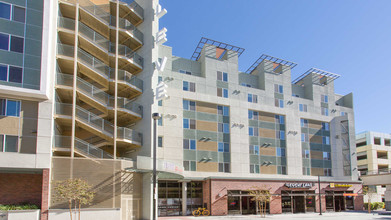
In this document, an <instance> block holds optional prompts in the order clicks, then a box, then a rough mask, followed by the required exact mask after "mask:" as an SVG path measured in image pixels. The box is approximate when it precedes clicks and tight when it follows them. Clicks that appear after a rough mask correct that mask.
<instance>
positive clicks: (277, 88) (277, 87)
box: [274, 84, 284, 94]
mask: <svg viewBox="0 0 391 220" xmlns="http://www.w3.org/2000/svg"><path fill="white" fill-rule="evenodd" d="M274 92H275V93H280V94H283V93H284V87H283V86H282V85H278V84H274Z"/></svg>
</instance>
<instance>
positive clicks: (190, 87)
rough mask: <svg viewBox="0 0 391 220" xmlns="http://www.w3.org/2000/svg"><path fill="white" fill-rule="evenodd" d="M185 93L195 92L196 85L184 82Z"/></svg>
mask: <svg viewBox="0 0 391 220" xmlns="http://www.w3.org/2000/svg"><path fill="white" fill-rule="evenodd" d="M183 91H189V92H195V91H196V89H195V83H193V82H187V81H183Z"/></svg>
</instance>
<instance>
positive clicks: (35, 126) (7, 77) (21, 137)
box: [0, 0, 53, 219]
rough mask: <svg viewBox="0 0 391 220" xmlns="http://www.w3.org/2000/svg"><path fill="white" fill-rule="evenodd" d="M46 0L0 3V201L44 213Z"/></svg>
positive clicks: (48, 104)
mask: <svg viewBox="0 0 391 220" xmlns="http://www.w3.org/2000/svg"><path fill="white" fill-rule="evenodd" d="M51 5H52V3H51V1H49V0H34V1H31V0H1V1H0V27H1V28H0V204H26V203H28V204H35V205H37V206H38V207H40V208H41V215H42V217H43V218H42V219H46V217H47V209H48V200H49V191H48V190H49V175H50V173H49V168H50V156H51V148H50V147H51V138H52V136H51V133H52V130H53V129H52V121H53V119H52V99H51V96H52V94H51V92H50V90H49V88H50V87H51V82H52V76H51V74H50V73H51V72H50V66H51V65H53V64H51V63H48V60H46V59H43V58H44V57H47V56H48V53H49V50H48V44H47V43H48V42H50V41H51V40H52V39H49V38H48V30H47V28H46V27H47V24H48V22H49V20H48V18H49V17H50V16H51V14H50V10H48V8H49V7H50V6H51Z"/></svg>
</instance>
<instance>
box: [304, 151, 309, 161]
mask: <svg viewBox="0 0 391 220" xmlns="http://www.w3.org/2000/svg"><path fill="white" fill-rule="evenodd" d="M303 157H304V158H307V159H308V158H310V150H304V151H303Z"/></svg>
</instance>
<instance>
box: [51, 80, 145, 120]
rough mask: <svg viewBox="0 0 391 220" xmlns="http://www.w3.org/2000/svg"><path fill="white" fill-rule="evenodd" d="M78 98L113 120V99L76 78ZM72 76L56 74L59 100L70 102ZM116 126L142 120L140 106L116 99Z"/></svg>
mask: <svg viewBox="0 0 391 220" xmlns="http://www.w3.org/2000/svg"><path fill="white" fill-rule="evenodd" d="M76 85H77V95H78V98H79V99H80V100H81V101H83V102H85V103H87V104H88V105H90V106H92V107H94V108H96V109H98V110H100V111H101V112H103V113H104V114H105V115H104V116H103V117H105V116H108V115H109V117H110V118H114V99H115V98H114V97H113V96H110V95H109V94H107V93H105V92H104V91H103V90H101V89H99V88H97V87H96V86H94V85H92V84H90V83H89V82H87V81H85V80H83V79H81V78H77V84H76ZM72 86H73V75H69V74H62V73H57V78H56V88H57V94H58V95H59V96H60V98H61V100H63V101H64V100H65V101H66V102H71V101H72ZM117 107H118V117H117V118H118V124H119V125H127V124H129V123H132V122H136V121H138V120H140V119H141V118H142V115H143V108H142V106H141V105H139V104H137V103H135V102H133V101H131V100H129V99H126V98H122V97H118V101H117Z"/></svg>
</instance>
